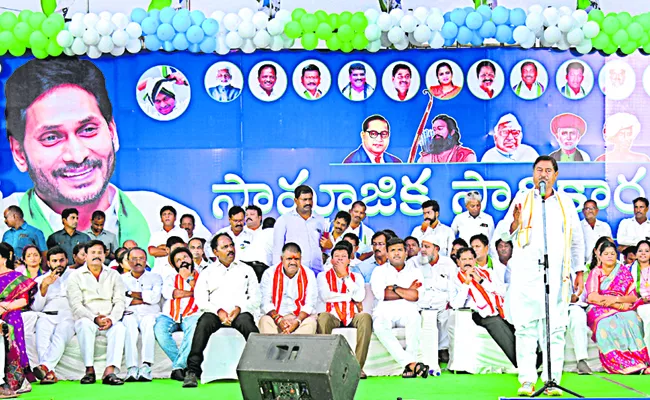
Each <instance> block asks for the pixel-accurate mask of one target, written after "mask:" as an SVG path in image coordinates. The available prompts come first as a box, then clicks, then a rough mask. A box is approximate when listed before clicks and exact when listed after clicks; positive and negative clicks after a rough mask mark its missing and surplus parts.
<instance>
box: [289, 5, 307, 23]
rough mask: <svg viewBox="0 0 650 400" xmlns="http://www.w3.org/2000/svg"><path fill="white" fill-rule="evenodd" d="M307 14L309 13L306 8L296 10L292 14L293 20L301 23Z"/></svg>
mask: <svg viewBox="0 0 650 400" xmlns="http://www.w3.org/2000/svg"><path fill="white" fill-rule="evenodd" d="M305 14H307V11H305V9H304V8H296V9H295V10H293V11H292V12H291V19H292V20H294V21H296V22H300V19H301V18H302V16H303V15H305Z"/></svg>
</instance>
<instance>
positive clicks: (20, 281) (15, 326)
mask: <svg viewBox="0 0 650 400" xmlns="http://www.w3.org/2000/svg"><path fill="white" fill-rule="evenodd" d="M35 293H36V282H34V281H33V280H32V279H29V278H27V277H26V276H24V275H23V274H21V273H20V272H16V271H9V272H6V273H4V274H2V275H0V301H6V302H10V301H14V300H17V299H20V298H24V299H25V300H27V306H29V304H30V303H31V300H32V299H33V297H34V294H35ZM0 318H1V319H2V320H3V321H5V322H6V323H7V324H8V325H9V331H10V334H9V336H10V338H9V341H10V342H13V343H15V345H16V347H17V348H18V353H19V365H20V366H21V367H23V368H25V367H28V366H29V359H28V358H27V348H26V346H25V328H24V326H23V318H22V316H21V310H12V311H7V312H6V313H4V314H2V315H1V316H0ZM7 358H8V362H9V363H10V364H11V362H12V361H14V360H12V359H11V352H10V353H9V354H8V355H7Z"/></svg>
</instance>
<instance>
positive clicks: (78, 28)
mask: <svg viewBox="0 0 650 400" xmlns="http://www.w3.org/2000/svg"><path fill="white" fill-rule="evenodd" d="M16 25H18V24H16ZM136 25H138V24H136ZM139 27H140V25H138V28H139ZM14 29H15V28H14ZM68 31H70V33H72V36H74V37H82V36H83V34H84V32H85V31H86V27H85V26H84V24H83V22H79V21H70V24H69V25H68Z"/></svg>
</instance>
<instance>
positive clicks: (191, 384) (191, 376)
mask: <svg viewBox="0 0 650 400" xmlns="http://www.w3.org/2000/svg"><path fill="white" fill-rule="evenodd" d="M197 386H199V383H198V382H197V379H196V374H195V373H194V372H190V371H188V372H187V375H185V379H184V380H183V387H184V388H195V387H197Z"/></svg>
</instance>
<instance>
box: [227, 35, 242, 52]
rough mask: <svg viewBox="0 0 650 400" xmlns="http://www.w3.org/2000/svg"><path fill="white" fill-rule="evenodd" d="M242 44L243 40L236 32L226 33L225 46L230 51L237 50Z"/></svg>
mask: <svg viewBox="0 0 650 400" xmlns="http://www.w3.org/2000/svg"><path fill="white" fill-rule="evenodd" d="M243 44H244V39H242V37H241V36H239V34H238V33H237V32H228V34H227V35H226V45H227V46H228V47H230V48H231V49H238V48H240V47H241V46H242V45H243Z"/></svg>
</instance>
